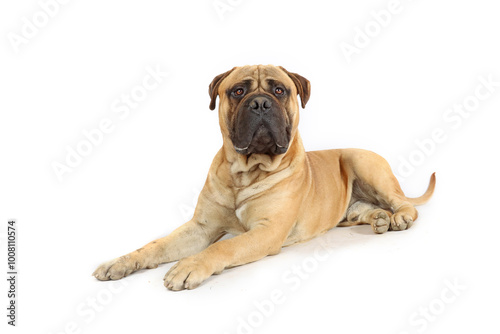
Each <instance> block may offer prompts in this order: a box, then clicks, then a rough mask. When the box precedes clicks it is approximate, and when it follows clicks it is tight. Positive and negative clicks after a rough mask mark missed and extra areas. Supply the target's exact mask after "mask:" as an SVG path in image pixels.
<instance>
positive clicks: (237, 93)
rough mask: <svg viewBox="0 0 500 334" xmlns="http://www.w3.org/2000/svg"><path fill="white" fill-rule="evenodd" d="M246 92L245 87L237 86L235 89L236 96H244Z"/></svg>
mask: <svg viewBox="0 0 500 334" xmlns="http://www.w3.org/2000/svg"><path fill="white" fill-rule="evenodd" d="M244 93H245V90H244V89H243V88H237V89H235V90H234V91H233V94H234V96H242V95H243V94H244Z"/></svg>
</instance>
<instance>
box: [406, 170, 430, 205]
mask: <svg viewBox="0 0 500 334" xmlns="http://www.w3.org/2000/svg"><path fill="white" fill-rule="evenodd" d="M435 187H436V173H432V175H431V180H430V181H429V186H428V187H427V190H426V191H425V193H424V194H423V195H422V196H420V197H416V198H409V197H407V200H408V202H410V203H411V204H413V205H422V204H425V203H427V201H428V200H429V199H431V197H432V194H433V193H434V188H435Z"/></svg>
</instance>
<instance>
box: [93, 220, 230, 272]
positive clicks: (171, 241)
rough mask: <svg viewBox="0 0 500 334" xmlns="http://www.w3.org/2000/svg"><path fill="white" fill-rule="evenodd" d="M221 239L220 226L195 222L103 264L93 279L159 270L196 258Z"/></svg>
mask: <svg viewBox="0 0 500 334" xmlns="http://www.w3.org/2000/svg"><path fill="white" fill-rule="evenodd" d="M222 235H223V232H222V231H221V230H220V229H219V228H217V226H210V225H208V224H203V223H200V222H198V221H197V220H194V219H193V220H191V221H189V222H187V223H186V224H184V225H182V226H180V227H179V228H177V229H176V230H175V231H173V232H172V233H171V234H170V235H168V236H166V237H163V238H160V239H157V240H154V241H152V242H150V243H148V244H147V245H145V246H144V247H142V248H139V249H138V250H136V251H133V252H131V253H129V254H127V255H124V256H121V257H119V258H116V259H114V260H111V261H108V262H105V263H103V264H101V265H100V266H99V267H98V268H97V269H96V270H95V271H94V273H93V274H92V275H93V276H95V277H96V278H97V279H99V280H101V281H106V280H110V279H111V280H117V279H120V278H123V277H125V276H127V275H129V274H131V273H133V272H134V271H137V270H139V269H151V268H156V267H158V265H159V264H161V263H167V262H171V261H176V260H179V259H182V258H184V257H187V256H191V255H193V254H196V253H198V252H200V251H202V250H203V249H205V248H206V247H208V246H209V245H210V244H212V243H213V242H214V241H216V240H217V239H219V238H220V237H221V236H222Z"/></svg>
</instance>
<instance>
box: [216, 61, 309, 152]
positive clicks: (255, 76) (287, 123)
mask: <svg viewBox="0 0 500 334" xmlns="http://www.w3.org/2000/svg"><path fill="white" fill-rule="evenodd" d="M208 92H209V94H210V98H211V101H210V109H211V110H214V109H215V101H216V99H217V96H219V123H220V126H221V131H222V134H223V136H225V137H227V138H228V139H230V141H231V143H232V145H233V147H234V149H235V150H236V152H237V153H239V154H243V155H250V154H252V153H256V154H267V155H278V154H283V153H285V152H286V151H287V150H288V146H289V144H290V142H291V139H292V138H293V135H294V133H295V131H296V129H297V125H298V122H299V104H298V100H297V95H300V99H301V102H302V108H304V107H305V105H306V103H307V101H308V100H309V96H310V94H311V85H310V83H309V81H308V80H307V79H306V78H304V77H302V76H300V75H298V74H296V73H290V72H288V71H287V70H285V69H284V68H283V67H281V66H280V67H276V66H273V65H254V66H243V67H235V68H233V69H232V70H230V71H227V72H225V73H222V74H220V75H218V76H216V77H215V78H214V80H213V81H212V83H211V84H210V86H209V90H208Z"/></svg>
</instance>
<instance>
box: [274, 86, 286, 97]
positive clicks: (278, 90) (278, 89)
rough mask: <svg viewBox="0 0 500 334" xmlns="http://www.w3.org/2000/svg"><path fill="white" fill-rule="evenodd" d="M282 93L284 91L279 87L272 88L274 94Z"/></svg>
mask: <svg viewBox="0 0 500 334" xmlns="http://www.w3.org/2000/svg"><path fill="white" fill-rule="evenodd" d="M283 93H285V91H284V90H283V88H281V87H277V88H275V89H274V94H276V95H283Z"/></svg>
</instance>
